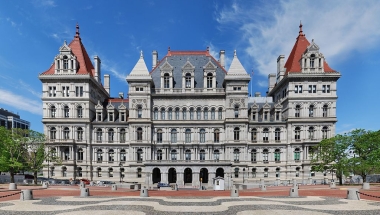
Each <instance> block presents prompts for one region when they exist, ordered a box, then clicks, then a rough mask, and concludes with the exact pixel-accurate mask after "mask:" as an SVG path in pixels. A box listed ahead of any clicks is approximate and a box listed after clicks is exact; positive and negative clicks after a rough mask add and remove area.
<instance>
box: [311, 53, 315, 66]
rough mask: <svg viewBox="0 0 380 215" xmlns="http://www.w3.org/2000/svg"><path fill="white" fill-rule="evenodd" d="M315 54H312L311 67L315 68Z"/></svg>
mask: <svg viewBox="0 0 380 215" xmlns="http://www.w3.org/2000/svg"><path fill="white" fill-rule="evenodd" d="M314 60H315V54H311V55H310V68H314Z"/></svg>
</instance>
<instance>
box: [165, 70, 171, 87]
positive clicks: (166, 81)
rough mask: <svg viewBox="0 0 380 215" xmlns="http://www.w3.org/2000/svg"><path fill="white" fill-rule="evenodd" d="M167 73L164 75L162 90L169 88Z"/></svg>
mask: <svg viewBox="0 0 380 215" xmlns="http://www.w3.org/2000/svg"><path fill="white" fill-rule="evenodd" d="M169 79H170V77H169V73H165V74H164V88H170V84H169Z"/></svg>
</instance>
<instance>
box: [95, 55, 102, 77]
mask: <svg viewBox="0 0 380 215" xmlns="http://www.w3.org/2000/svg"><path fill="white" fill-rule="evenodd" d="M94 60H95V80H96V81H97V82H99V83H101V74H100V63H101V61H100V58H99V57H98V56H97V55H96V56H95V57H94Z"/></svg>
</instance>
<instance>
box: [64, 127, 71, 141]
mask: <svg viewBox="0 0 380 215" xmlns="http://www.w3.org/2000/svg"><path fill="white" fill-rule="evenodd" d="M63 139H65V140H68V139H70V129H69V128H68V127H66V128H64V129H63Z"/></svg>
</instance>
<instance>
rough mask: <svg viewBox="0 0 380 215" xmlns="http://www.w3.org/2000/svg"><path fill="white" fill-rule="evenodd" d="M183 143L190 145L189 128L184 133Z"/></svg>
mask: <svg viewBox="0 0 380 215" xmlns="http://www.w3.org/2000/svg"><path fill="white" fill-rule="evenodd" d="M185 143H191V130H190V129H189V128H188V129H186V131H185Z"/></svg>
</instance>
